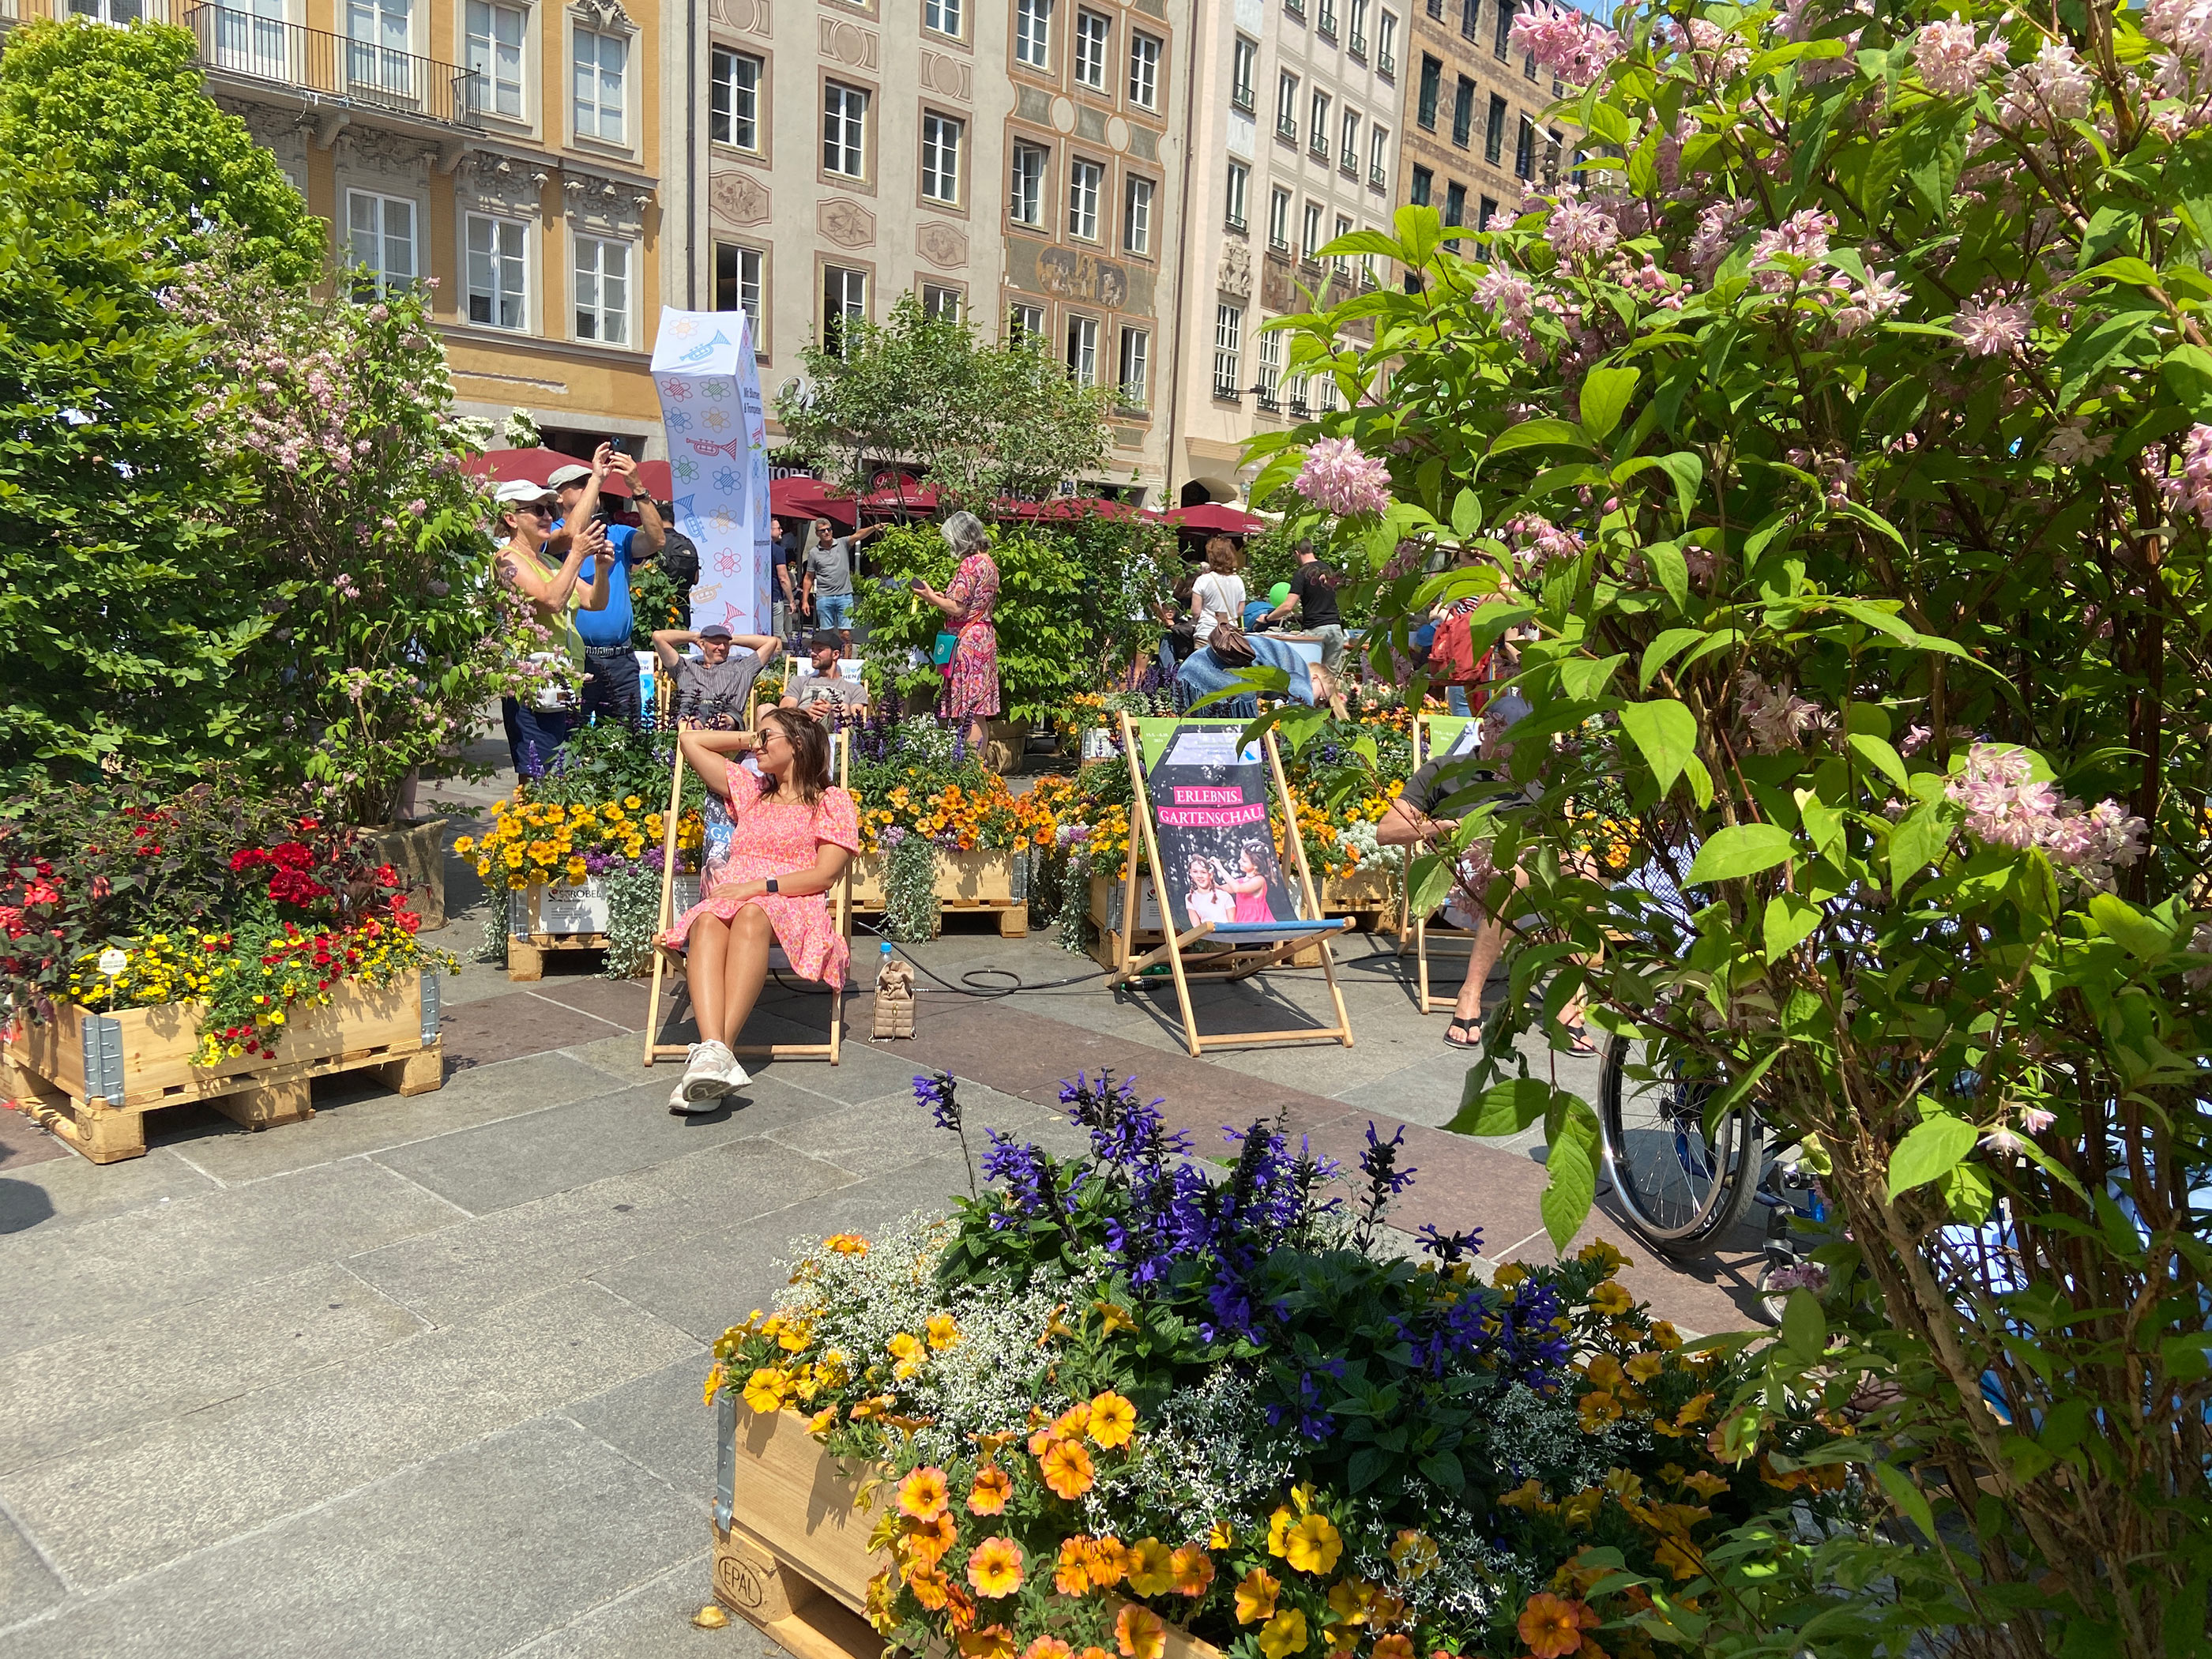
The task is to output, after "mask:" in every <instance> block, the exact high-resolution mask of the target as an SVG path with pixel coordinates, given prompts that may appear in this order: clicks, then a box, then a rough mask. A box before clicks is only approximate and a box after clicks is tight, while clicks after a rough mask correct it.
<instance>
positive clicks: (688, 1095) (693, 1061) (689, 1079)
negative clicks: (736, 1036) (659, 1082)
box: [670, 1042, 744, 1111]
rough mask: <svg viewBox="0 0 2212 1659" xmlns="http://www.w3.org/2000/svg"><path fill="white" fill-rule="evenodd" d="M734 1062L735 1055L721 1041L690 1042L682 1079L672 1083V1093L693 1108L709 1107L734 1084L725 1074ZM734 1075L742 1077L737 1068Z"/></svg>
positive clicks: (733, 1086)
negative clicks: (673, 1091)
mask: <svg viewBox="0 0 2212 1659" xmlns="http://www.w3.org/2000/svg"><path fill="white" fill-rule="evenodd" d="M737 1063H738V1057H737V1056H736V1055H735V1054H732V1053H731V1052H730V1051H729V1049H728V1048H726V1046H725V1045H723V1044H721V1043H719V1042H696V1043H694V1044H692V1045H691V1052H690V1057H689V1058H688V1059H687V1060H686V1061H685V1063H684V1080H683V1081H682V1082H681V1083H679V1084H678V1085H676V1092H677V1094H678V1095H679V1096H681V1097H683V1100H684V1103H685V1104H686V1105H688V1106H690V1108H692V1109H694V1110H696V1111H708V1110H711V1109H713V1107H714V1103H715V1102H716V1101H718V1100H720V1098H721V1097H723V1096H724V1095H726V1094H727V1093H729V1092H730V1091H731V1090H732V1089H734V1088H736V1087H737V1086H738V1085H737V1083H736V1082H734V1081H732V1079H731V1077H730V1075H729V1073H730V1071H731V1069H732V1067H734V1066H736V1065H737ZM738 1077H739V1078H743V1077H744V1073H743V1072H742V1071H739V1072H738ZM670 1104H671V1105H673V1104H674V1102H673V1101H671V1102H670Z"/></svg>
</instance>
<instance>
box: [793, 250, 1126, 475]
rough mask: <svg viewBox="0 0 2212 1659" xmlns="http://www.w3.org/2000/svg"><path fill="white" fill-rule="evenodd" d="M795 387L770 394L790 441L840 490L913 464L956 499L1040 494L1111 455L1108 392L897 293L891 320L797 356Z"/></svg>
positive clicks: (1033, 346)
mask: <svg viewBox="0 0 2212 1659" xmlns="http://www.w3.org/2000/svg"><path fill="white" fill-rule="evenodd" d="M800 356H801V361H802V362H803V363H804V365H805V371H806V372H805V382H804V384H803V387H802V389H801V390H799V391H798V392H793V393H792V394H791V395H789V396H784V395H779V396H778V397H777V398H776V415H777V417H778V418H779V419H780V420H781V422H783V426H784V429H785V431H786V433H787V435H788V440H787V447H788V448H789V450H790V452H791V453H793V455H794V456H797V457H800V458H803V459H804V460H805V463H806V464H807V465H812V466H815V467H817V468H818V469H820V471H822V474H823V477H825V478H827V479H829V481H830V483H831V484H832V485H833V486H834V487H835V488H836V489H840V490H843V491H847V492H866V491H867V490H869V489H872V488H873V482H874V473H875V471H876V469H877V468H878V466H882V465H886V464H890V463H893V462H896V463H898V464H900V465H906V466H913V467H918V468H919V469H920V470H921V471H922V472H924V473H925V474H926V475H927V477H928V479H929V482H930V483H931V484H932V485H933V486H934V488H935V489H936V490H937V492H938V495H939V500H940V501H944V502H945V503H947V504H948V505H952V506H965V507H982V506H984V505H986V504H987V503H988V502H990V501H994V500H995V499H997V498H998V497H1000V496H1001V495H1016V496H1024V497H1028V498H1031V499H1036V498H1042V497H1043V496H1046V495H1050V494H1052V493H1053V492H1054V491H1055V490H1057V489H1059V487H1060V482H1061V480H1063V479H1066V478H1073V477H1082V476H1085V475H1086V474H1095V473H1097V471H1099V469H1100V468H1101V467H1103V465H1105V463H1106V453H1107V440H1106V393H1105V391H1104V390H1103V388H1101V387H1096V386H1093V387H1084V386H1077V385H1076V384H1075V382H1074V381H1073V380H1071V379H1070V378H1069V376H1068V375H1067V374H1066V371H1065V370H1064V369H1063V368H1060V365H1059V364H1058V363H1057V362H1054V360H1053V359H1052V358H1051V357H1050V356H1048V355H1047V353H1046V352H1045V351H1044V349H1043V348H1042V345H1041V344H1039V343H1036V342H1029V343H1017V344H1006V345H994V344H992V343H987V342H982V341H979V340H978V339H977V338H976V337H975V325H973V324H971V323H966V322H954V321H951V320H950V319H945V318H938V317H929V316H926V315H924V314H923V312H922V309H921V302H920V301H918V300H916V299H915V297H914V295H911V294H907V295H901V296H900V298H899V301H898V302H897V304H896V305H895V306H893V307H891V314H890V319H889V320H887V321H885V322H884V323H880V324H878V323H871V322H868V321H866V320H865V319H851V320H848V321H847V322H846V323H845V324H844V325H843V326H842V332H841V334H840V337H839V338H838V340H837V342H836V349H835V350H829V349H824V348H823V345H822V344H820V343H814V344H810V345H808V346H806V347H805V349H803V350H802V352H801V354H800Z"/></svg>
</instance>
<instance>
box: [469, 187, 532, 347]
mask: <svg viewBox="0 0 2212 1659" xmlns="http://www.w3.org/2000/svg"><path fill="white" fill-rule="evenodd" d="M527 234H528V227H526V225H524V224H523V222H521V221H520V220H519V219H494V218H490V217H488V216H485V215H483V214H481V213H471V214H470V215H469V216H468V224H467V228H466V230H465V239H466V240H467V243H468V279H469V320H470V321H471V322H472V323H480V324H482V325H484V326H486V327H488V328H511V329H526V328H528V327H529V326H530V313H529V310H528V301H529V293H530V287H529V259H528V249H529V244H528V241H527V240H526V237H527Z"/></svg>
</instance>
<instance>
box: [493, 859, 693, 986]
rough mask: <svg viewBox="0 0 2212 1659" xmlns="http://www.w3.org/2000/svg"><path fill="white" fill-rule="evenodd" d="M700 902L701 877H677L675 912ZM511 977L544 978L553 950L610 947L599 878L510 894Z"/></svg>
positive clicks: (534, 885)
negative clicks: (547, 958) (546, 959)
mask: <svg viewBox="0 0 2212 1659" xmlns="http://www.w3.org/2000/svg"><path fill="white" fill-rule="evenodd" d="M697 902H699V878H698V877H696V876H678V877H677V878H676V914H677V915H683V914H684V911H686V910H688V909H690V908H691V907H692V906H693V905H695V904H696V903H697ZM606 948H607V889H606V884H605V882H604V881H602V880H601V879H600V878H599V877H597V876H592V877H590V878H586V879H585V880H583V881H580V882H551V883H549V882H543V881H533V882H532V883H531V884H529V885H528V886H527V887H515V888H510V889H509V890H508V891H507V978H509V979H510V980H520V981H533V980H539V979H543V978H544V976H545V953H546V952H547V951H604V950H605V949H606Z"/></svg>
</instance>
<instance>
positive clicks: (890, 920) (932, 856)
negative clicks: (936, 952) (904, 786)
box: [884, 833, 942, 945]
mask: <svg viewBox="0 0 2212 1659" xmlns="http://www.w3.org/2000/svg"><path fill="white" fill-rule="evenodd" d="M941 908H942V907H941V906H939V903H938V899H937V847H936V844H935V843H934V842H932V841H931V840H930V839H929V837H928V836H919V835H915V834H912V833H908V834H907V835H903V836H900V837H899V840H898V843H897V845H896V846H895V847H893V848H891V850H890V855H889V856H888V857H886V858H885V859H884V938H885V939H896V940H898V941H900V942H902V943H904V944H908V945H914V944H919V943H921V942H922V941H924V940H927V939H935V938H936V937H937V927H938V915H939V911H940V909H941Z"/></svg>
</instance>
